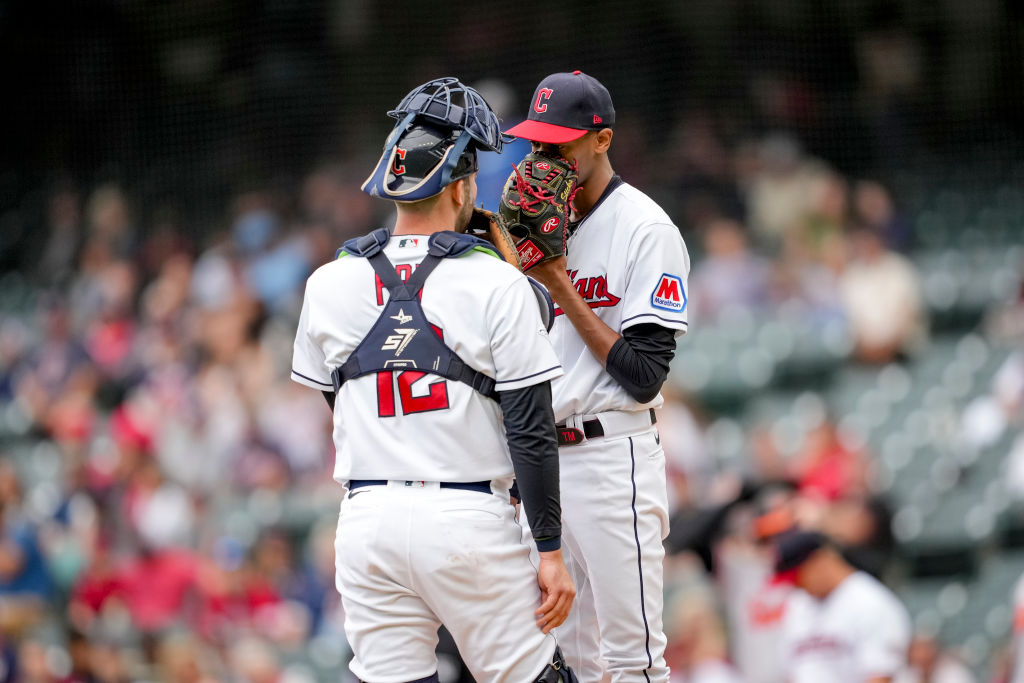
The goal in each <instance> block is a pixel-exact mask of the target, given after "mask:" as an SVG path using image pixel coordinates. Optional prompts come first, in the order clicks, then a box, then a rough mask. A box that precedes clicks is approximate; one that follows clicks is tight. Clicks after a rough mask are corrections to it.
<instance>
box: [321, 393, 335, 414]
mask: <svg viewBox="0 0 1024 683" xmlns="http://www.w3.org/2000/svg"><path fill="white" fill-rule="evenodd" d="M320 393H321V394H323V395H324V398H325V399H327V405H329V406H330V407H331V412H334V392H333V391H321V392H320Z"/></svg>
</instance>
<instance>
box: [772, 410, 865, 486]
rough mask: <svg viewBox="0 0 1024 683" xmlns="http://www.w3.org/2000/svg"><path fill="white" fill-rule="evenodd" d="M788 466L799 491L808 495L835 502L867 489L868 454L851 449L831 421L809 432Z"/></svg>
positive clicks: (825, 421)
mask: <svg viewBox="0 0 1024 683" xmlns="http://www.w3.org/2000/svg"><path fill="white" fill-rule="evenodd" d="M789 466H790V471H791V473H792V477H793V480H794V481H795V482H796V484H797V486H798V488H799V490H800V493H801V494H802V495H804V496H807V497H809V498H815V499H820V500H828V501H833V500H837V499H839V498H843V497H845V496H849V495H851V494H855V493H863V492H865V491H866V490H867V473H868V461H867V458H866V455H865V454H864V453H863V452H861V451H857V450H851V449H850V448H849V447H848V446H847V445H846V444H845V443H844V442H843V439H841V438H840V434H839V430H838V429H837V428H836V426H835V424H833V423H832V422H831V421H830V420H823V421H822V422H821V423H820V424H819V425H818V426H816V427H814V428H813V429H811V430H809V431H808V432H807V434H806V435H805V436H804V441H803V445H802V446H801V447H800V450H799V451H798V452H797V453H796V455H794V456H793V457H792V460H791V461H790V464H789Z"/></svg>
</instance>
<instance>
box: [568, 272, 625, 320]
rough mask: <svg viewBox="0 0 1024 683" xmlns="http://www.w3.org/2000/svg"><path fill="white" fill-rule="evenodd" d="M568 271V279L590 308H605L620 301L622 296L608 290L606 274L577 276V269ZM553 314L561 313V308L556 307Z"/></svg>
mask: <svg viewBox="0 0 1024 683" xmlns="http://www.w3.org/2000/svg"><path fill="white" fill-rule="evenodd" d="M568 272H569V279H570V280H572V284H573V286H574V287H575V288H576V291H577V292H579V293H580V296H581V297H583V300H584V301H586V302H587V305H588V306H590V307H591V308H607V307H609V306H615V305H617V304H618V303H619V302H620V301H622V297H619V296H616V295H615V294H612V293H611V292H609V291H608V276H607V275H606V274H603V275H594V276H589V277H588V276H579V271H578V270H570V271H568ZM555 315H562V309H561V308H559V307H556V308H555Z"/></svg>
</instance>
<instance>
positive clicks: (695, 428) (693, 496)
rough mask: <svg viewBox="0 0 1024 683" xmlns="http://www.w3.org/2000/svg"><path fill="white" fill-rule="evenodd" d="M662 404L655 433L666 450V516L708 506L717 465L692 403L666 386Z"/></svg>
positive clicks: (663, 390) (669, 386)
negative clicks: (688, 508) (667, 500)
mask: <svg viewBox="0 0 1024 683" xmlns="http://www.w3.org/2000/svg"><path fill="white" fill-rule="evenodd" d="M662 395H663V396H664V397H665V404H664V405H663V406H662V407H661V409H660V410H659V411H658V433H659V435H660V436H661V445H662V448H663V449H664V450H665V468H666V472H667V475H668V485H669V490H668V496H669V514H670V515H672V514H675V512H676V511H677V510H679V508H681V507H700V506H702V505H704V504H708V503H711V502H712V500H711V494H712V485H713V483H714V480H715V477H716V476H717V474H718V464H717V463H716V462H715V458H714V454H713V453H711V451H710V449H709V448H708V444H707V438H706V436H705V434H704V425H703V424H701V421H700V419H699V416H698V413H697V411H696V409H695V406H694V405H693V402H692V401H691V400H688V399H687V397H685V396H682V395H679V394H677V393H676V390H675V388H674V387H672V386H671V385H669V384H666V385H665V387H664V388H663V389H662Z"/></svg>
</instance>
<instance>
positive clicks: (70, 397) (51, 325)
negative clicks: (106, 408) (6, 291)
mask: <svg viewBox="0 0 1024 683" xmlns="http://www.w3.org/2000/svg"><path fill="white" fill-rule="evenodd" d="M41 317H42V318H43V334H44V337H43V340H42V342H41V343H40V344H38V345H37V346H36V347H35V348H34V349H33V350H32V351H31V352H30V354H29V356H28V358H27V359H26V361H25V363H24V364H23V365H22V366H21V367H20V368H19V369H18V370H17V371H16V374H15V376H16V380H15V385H16V387H17V389H16V391H17V396H18V401H19V402H20V403H21V405H22V407H23V409H24V410H25V412H26V414H27V415H28V416H29V418H30V419H31V420H32V422H33V423H35V424H36V425H37V426H38V427H40V428H41V429H44V430H46V431H48V432H49V433H50V434H53V435H54V437H55V438H57V439H59V440H62V441H63V440H66V441H71V442H84V441H85V440H86V439H87V438H88V437H89V436H90V435H91V433H92V427H93V420H94V419H95V410H96V407H95V405H94V397H95V394H96V388H97V376H96V372H95V368H94V367H93V365H92V363H91V362H90V360H89V356H88V354H87V353H86V351H85V348H84V347H83V345H82V343H81V342H80V341H79V340H78V339H77V338H76V337H75V336H74V331H73V329H72V326H71V318H70V312H69V311H68V308H67V305H66V304H65V303H64V302H63V301H61V300H60V299H59V298H57V297H54V298H51V299H49V300H48V301H46V302H45V303H44V305H43V310H42V311H41Z"/></svg>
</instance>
